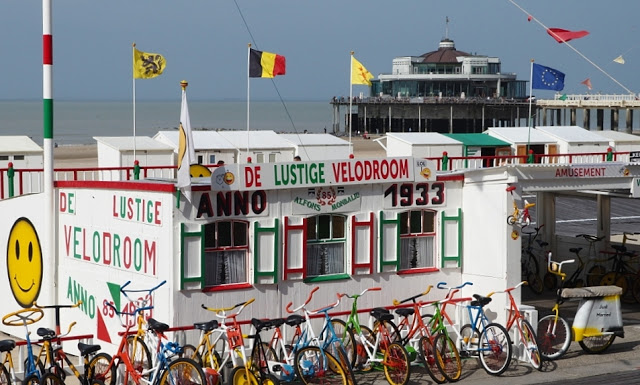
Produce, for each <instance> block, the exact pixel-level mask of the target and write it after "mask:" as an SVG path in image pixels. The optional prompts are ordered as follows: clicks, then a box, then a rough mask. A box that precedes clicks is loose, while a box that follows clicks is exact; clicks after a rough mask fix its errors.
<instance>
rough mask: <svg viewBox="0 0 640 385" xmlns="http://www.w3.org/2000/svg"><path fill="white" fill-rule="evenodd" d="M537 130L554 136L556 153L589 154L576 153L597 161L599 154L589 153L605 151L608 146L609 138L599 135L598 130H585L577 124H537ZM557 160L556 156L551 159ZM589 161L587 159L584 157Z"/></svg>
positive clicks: (599, 157)
mask: <svg viewBox="0 0 640 385" xmlns="http://www.w3.org/2000/svg"><path fill="white" fill-rule="evenodd" d="M535 129H536V130H537V131H540V132H543V133H544V134H546V135H549V136H550V137H552V138H554V139H555V140H556V143H557V153H559V154H587V153H588V154H590V155H578V156H581V157H594V156H596V157H597V159H594V160H593V161H598V160H600V159H601V156H598V155H591V154H593V153H605V152H607V149H608V148H609V139H607V138H605V137H604V136H602V135H600V132H597V133H596V132H594V131H589V130H585V129H584V128H582V127H579V126H537V127H536V128H535ZM553 160H554V161H555V162H557V161H558V159H557V158H556V157H554V159H553ZM585 161H589V159H585Z"/></svg>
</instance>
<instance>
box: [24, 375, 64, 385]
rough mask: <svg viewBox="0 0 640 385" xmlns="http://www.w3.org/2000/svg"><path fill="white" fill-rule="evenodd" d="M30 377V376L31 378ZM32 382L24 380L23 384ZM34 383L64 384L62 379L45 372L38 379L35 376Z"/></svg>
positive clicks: (44, 384)
mask: <svg viewBox="0 0 640 385" xmlns="http://www.w3.org/2000/svg"><path fill="white" fill-rule="evenodd" d="M32 377H33V376H32ZM32 377H30V378H32ZM33 383H34V382H25V384H33ZM35 383H36V384H40V385H64V381H62V379H61V378H60V377H58V376H56V375H55V374H53V373H47V374H45V375H44V376H42V377H41V378H40V379H39V380H38V379H37V378H36V382H35Z"/></svg>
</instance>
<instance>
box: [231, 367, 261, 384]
mask: <svg viewBox="0 0 640 385" xmlns="http://www.w3.org/2000/svg"><path fill="white" fill-rule="evenodd" d="M231 385H258V379H257V378H256V375H255V374H254V373H253V371H251V370H250V369H249V370H248V369H245V367H244V366H236V367H235V368H233V370H232V371H231Z"/></svg>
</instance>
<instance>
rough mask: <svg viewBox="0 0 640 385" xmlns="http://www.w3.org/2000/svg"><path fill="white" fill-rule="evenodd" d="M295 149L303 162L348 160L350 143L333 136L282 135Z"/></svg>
mask: <svg viewBox="0 0 640 385" xmlns="http://www.w3.org/2000/svg"><path fill="white" fill-rule="evenodd" d="M280 137H282V138H284V139H286V140H288V141H289V142H291V144H293V146H294V147H295V155H297V156H299V157H300V159H301V160H303V161H307V160H324V159H346V158H348V157H349V154H350V151H349V142H348V141H346V140H344V139H341V138H338V137H337V136H335V135H331V134H280Z"/></svg>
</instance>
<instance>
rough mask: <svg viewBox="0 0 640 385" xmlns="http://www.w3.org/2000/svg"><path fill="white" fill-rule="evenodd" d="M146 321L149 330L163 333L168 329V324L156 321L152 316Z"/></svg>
mask: <svg viewBox="0 0 640 385" xmlns="http://www.w3.org/2000/svg"><path fill="white" fill-rule="evenodd" d="M147 323H148V324H149V330H152V331H154V332H158V333H164V332H166V331H167V330H169V325H167V324H165V323H162V322H159V321H156V320H154V319H153V318H149V319H148V320H147Z"/></svg>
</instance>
